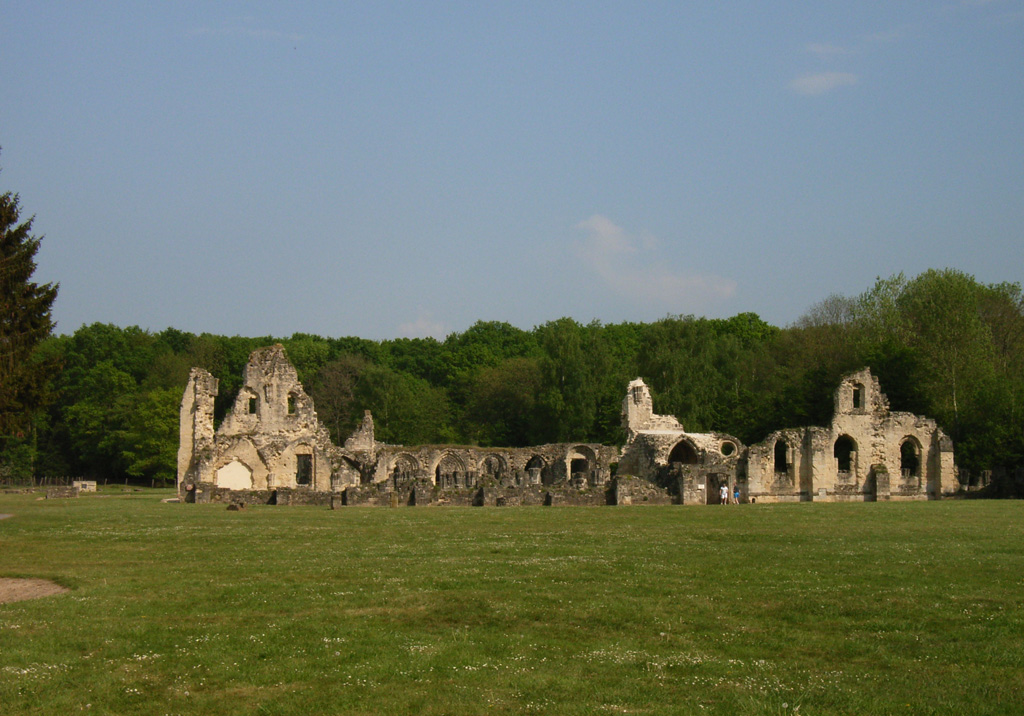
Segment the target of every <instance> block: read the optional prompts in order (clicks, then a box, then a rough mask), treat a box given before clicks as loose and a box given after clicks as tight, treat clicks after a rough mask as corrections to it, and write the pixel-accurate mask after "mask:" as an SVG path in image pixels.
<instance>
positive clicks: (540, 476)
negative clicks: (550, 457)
mask: <svg viewBox="0 0 1024 716" xmlns="http://www.w3.org/2000/svg"><path fill="white" fill-rule="evenodd" d="M546 468H547V463H545V462H544V458H542V457H541V456H540V455H534V456H533V457H531V458H530V459H529V460H527V461H526V481H527V483H528V484H530V485H540V484H547V483H545V482H544V473H545V472H546V471H547V470H546Z"/></svg>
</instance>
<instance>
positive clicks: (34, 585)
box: [0, 514, 68, 604]
mask: <svg viewBox="0 0 1024 716" xmlns="http://www.w3.org/2000/svg"><path fill="white" fill-rule="evenodd" d="M8 517H13V515H6V514H0V520H3V519H6V518H8ZM66 591H68V590H67V588H66V587H62V586H60V585H59V584H56V583H54V582H51V581H50V580H48V579H12V578H10V577H0V604H7V603H8V602H20V601H24V600H25V599H38V598H39V597H48V596H50V595H51V594H62V593H63V592H66Z"/></svg>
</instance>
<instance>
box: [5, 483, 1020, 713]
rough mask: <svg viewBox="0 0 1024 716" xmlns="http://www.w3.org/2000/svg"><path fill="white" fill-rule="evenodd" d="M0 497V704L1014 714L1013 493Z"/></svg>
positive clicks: (1016, 571) (97, 709)
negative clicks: (198, 499)
mask: <svg viewBox="0 0 1024 716" xmlns="http://www.w3.org/2000/svg"><path fill="white" fill-rule="evenodd" d="M165 494H166V493H161V492H159V491H146V492H143V493H127V494H124V495H120V494H118V493H107V494H106V495H105V496H104V495H101V496H90V497H82V498H79V499H74V500H49V501H44V502H39V501H36V500H35V499H34V498H33V497H31V496H26V495H0V512H8V513H14V514H15V515H16V517H14V518H12V519H7V520H3V521H0V576H26V577H29V576H31V577H46V578H51V579H55V580H57V581H59V582H61V583H62V584H64V585H66V586H68V587H70V588H71V589H72V591H71V592H70V593H67V594H63V595H59V596H54V597H49V598H46V599H41V600H36V601H31V602H18V603H13V604H6V605H0V712H2V713H4V714H8V713H10V714H22V713H25V714H30V713H32V714H34V713H39V714H74V713H91V714H129V713H145V714H210V715H215V714H251V713H256V714H281V715H284V714H311V713H325V714H342V713H345V714H381V713H387V714H398V713H403V714H404V713H424V714H483V713H556V714H605V713H613V714H614V713H636V714H679V713H683V714H686V713H695V714H696V713H699V714H865V713H870V714H964V713H985V714H1019V713H1021V709H1022V706H1021V704H1022V703H1024V641H1022V636H1024V609H1022V607H1024V519H1022V517H1024V504H1022V503H1019V502H980V501H979V502H954V501H944V502H939V503H912V504H888V503H877V504H847V505H839V504H837V505H824V504H799V505H743V506H738V507H737V506H730V507H719V506H716V507H617V508H558V507H554V508H539V507H538V508H424V507H419V508H401V509H372V508H344V509H341V510H337V511H330V510H326V509H322V508H304V507H265V508H249V509H247V510H245V511H243V512H228V511H227V510H225V508H224V507H223V506H217V505H174V504H162V503H160V502H159V497H161V496H164V495H165Z"/></svg>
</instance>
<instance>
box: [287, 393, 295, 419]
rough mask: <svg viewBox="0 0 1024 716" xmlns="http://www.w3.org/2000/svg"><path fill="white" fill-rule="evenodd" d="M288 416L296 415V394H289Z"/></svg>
mask: <svg viewBox="0 0 1024 716" xmlns="http://www.w3.org/2000/svg"><path fill="white" fill-rule="evenodd" d="M288 414H289V415H295V393H289V394H288Z"/></svg>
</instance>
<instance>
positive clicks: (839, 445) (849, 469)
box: [832, 435, 857, 482]
mask: <svg viewBox="0 0 1024 716" xmlns="http://www.w3.org/2000/svg"><path fill="white" fill-rule="evenodd" d="M832 456H833V457H834V458H835V460H836V471H837V476H836V479H837V480H838V481H839V482H853V481H854V479H855V478H856V471H857V461H856V457H857V443H856V442H854V440H853V438H851V437H850V436H849V435H840V436H839V438H838V439H836V442H835V445H834V446H833V448H832Z"/></svg>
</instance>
